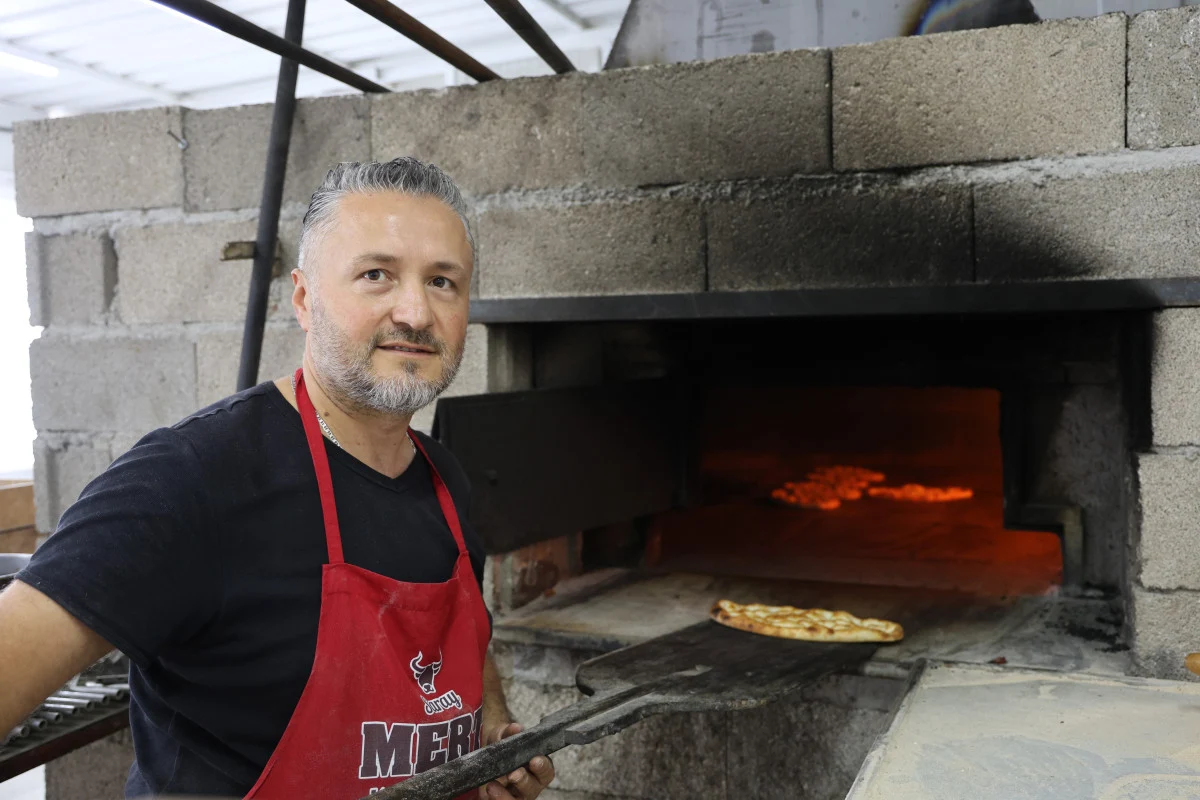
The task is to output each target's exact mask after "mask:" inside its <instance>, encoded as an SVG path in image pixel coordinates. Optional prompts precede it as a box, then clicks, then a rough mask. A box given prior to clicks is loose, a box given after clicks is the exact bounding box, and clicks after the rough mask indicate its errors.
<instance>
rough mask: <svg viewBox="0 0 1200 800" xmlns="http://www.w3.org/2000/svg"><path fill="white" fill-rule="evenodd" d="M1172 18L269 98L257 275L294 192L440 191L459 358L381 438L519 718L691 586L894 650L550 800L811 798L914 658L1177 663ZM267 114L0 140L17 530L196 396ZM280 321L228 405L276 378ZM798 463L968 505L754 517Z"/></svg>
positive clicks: (291, 238)
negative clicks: (433, 182) (14, 210)
mask: <svg viewBox="0 0 1200 800" xmlns="http://www.w3.org/2000/svg"><path fill="white" fill-rule="evenodd" d="M1197 31H1200V14H1197V13H1196V12H1195V11H1192V10H1189V9H1180V10H1172V11H1164V12H1149V13H1146V14H1142V15H1138V16H1136V17H1127V16H1125V15H1122V14H1115V15H1107V16H1103V17H1099V18H1096V19H1091V20H1072V21H1062V22H1050V23H1043V24H1039V25H1034V26H1022V27H1013V28H1002V29H995V30H989V31H976V32H965V33H955V34H945V35H937V36H931V37H922V38H920V39H896V40H887V41H882V42H877V43H874V44H869V45H861V46H852V47H845V48H836V49H833V50H804V51H792V52H785V53H775V54H763V55H755V56H746V57H735V58H729V59H722V60H717V61H712V62H707V63H703V64H681V65H672V66H661V67H648V68H637V69H625V70H613V71H610V72H605V73H601V74H596V75H573V76H566V77H556V78H544V79H542V78H539V79H529V80H516V81H507V82H497V83H495V84H490V85H481V86H477V87H463V88H456V89H451V90H446V91H436V92H416V93H404V94H396V95H387V96H376V97H372V98H369V99H368V98H325V99H317V100H308V101H303V102H301V104H300V111H299V117H298V122H297V130H296V133H295V135H294V140H293V147H292V156H291V157H292V159H293V161H294V168H293V169H290V171H289V183H288V187H289V188H288V194H287V195H286V197H285V199H286V200H287V201H288V204H287V205H285V209H284V218H283V222H282V225H281V237H282V239H283V244H282V256H283V261H284V266H285V268H286V267H287V266H288V265H289V262H290V261H291V260H293V259H294V252H295V249H294V242H295V237H296V232H297V228H298V219H299V216H300V215H301V214H302V211H303V205H302V203H303V198H304V195H305V194H306V192H307V188H304V187H301V186H300V183H304V185H305V187H307V186H308V185H309V184H313V183H315V182H316V180H317V177H318V174H319V173H320V172H322V171H323V169H324V164H326V163H328V162H331V161H335V160H344V159H351V158H354V159H363V158H367V157H375V158H387V157H390V156H393V155H396V154H399V153H413V154H415V155H417V156H419V157H423V158H427V159H430V160H433V161H435V162H437V163H439V164H441V165H442V166H443V167H445V168H446V169H447V170H448V171H449V172H450V173H451V174H452V175H454V176H455V177H456V178H457V179H458V180H459V181H460V182H461V183H462V185H463V186H464V188H465V189H466V190H467V191H468V192H469V193H470V194H471V196H472V199H473V204H474V209H475V224H476V229H477V237H478V240H479V253H480V266H479V269H478V271H477V285H476V286H475V287H474V289H475V296H476V300H475V302H474V306H473V314H474V322H475V323H476V324H475V325H473V326H472V329H471V332H470V338H469V343H468V348H469V353H468V357H467V363H466V364H465V365H464V369H463V372H462V373H461V377H460V381H459V383H458V384H457V385H456V386H455V387H454V389H453V395H454V396H450V397H447V398H445V399H443V400H442V401H441V402H440V403H439V406H438V408H437V411H436V419H435V417H434V413H433V412H432V411H431V412H430V413H428V414H426V415H424V417H423V418H422V419H421V420H419V423H420V425H422V426H425V427H430V426H432V428H433V429H434V431H435V433H436V434H437V435H438V436H439V437H441V438H442V439H443V440H444V441H445V442H446V443H447V444H448V445H449V446H450V447H451V449H453V450H454V451H455V452H456V453H457V454H458V456H459V457H460V459H461V460H462V461H463V463H464V466H465V467H466V469H467V470H468V473H469V475H470V477H471V479H472V482H473V486H474V492H475V494H474V499H473V504H474V506H473V513H474V519H475V524H476V526H477V528H478V529H479V531H480V532H481V534H482V535H483V537H484V538H485V541H486V542H487V545H488V549H489V552H490V554H491V555H490V557H489V564H488V576H487V577H488V586H487V587H486V588H487V594H488V599H489V602H490V603H491V605H492V607H493V611H494V612H495V614H496V635H495V642H494V648H495V651H496V655H497V657H498V659H499V661H500V664H501V666H502V668H503V670H504V672H505V679H506V689H507V692H508V696H509V698H510V703H511V704H512V706H513V710H514V712H515V713H516V714H517V715H518V716H519V717H520V718H521V719H522V721H525V722H527V723H534V722H536V721H537V720H539V719H540V718H541V717H542V716H544V715H546V714H547V713H549V712H551V711H553V710H555V709H558V708H561V707H563V706H565V705H568V704H570V703H571V702H574V700H575V699H577V697H578V692H577V690H576V689H575V685H574V677H573V675H574V668H575V666H577V665H578V664H579V663H580V662H582V661H583V660H585V659H586V658H588V657H590V656H594V655H596V654H599V653H602V652H606V651H610V650H612V649H614V648H616V647H619V646H622V645H625V644H630V643H636V642H641V641H646V640H649V639H651V638H653V637H655V636H659V635H663V634H666V633H669V632H671V631H674V630H678V629H680V628H683V627H686V626H687V625H689V624H691V623H693V622H695V621H698V620H700V619H703V618H704V615H705V613H706V612H707V609H708V606H709V605H710V604H711V603H712V601H713V600H714V599H715V598H716V597H718V596H728V597H732V598H733V599H738V600H763V601H767V602H770V601H773V600H778V601H782V602H791V603H795V604H799V605H829V606H836V607H844V608H848V609H851V610H855V611H856V612H857V613H861V614H870V615H883V616H889V617H891V618H895V619H897V620H899V621H901V622H903V623H904V624H905V625H906V627H907V629H908V630H909V636H908V637H907V639H906V640H905V642H904V643H903V644H901V645H899V646H897V647H894V648H887V649H885V650H881V651H880V652H879V653H878V654H877V655H876V656H875V657H873V658H872V659H871V660H869V661H868V662H867V663H866V664H865V665H863V666H862V667H861V668H857V669H855V670H852V671H849V672H846V673H844V674H836V675H833V676H831V677H829V678H826V679H823V680H822V681H820V682H818V683H816V684H814V685H812V686H811V687H810V688H808V689H806V690H804V691H802V692H800V693H799V694H798V695H796V696H795V697H794V698H792V699H789V700H786V701H782V702H780V703H776V704H774V705H771V706H768V707H766V708H763V709H759V710H755V711H745V712H737V713H729V712H721V713H711V714H686V715H671V716H663V717H657V718H653V719H650V720H647V721H645V722H642V723H639V724H638V725H636V726H634V727H632V728H630V729H628V730H627V731H624V732H623V733H621V734H618V735H616V736H613V737H610V738H607V739H603V740H601V741H600V742H598V743H596V744H593V745H589V746H587V747H582V748H568V749H567V750H564V751H562V752H561V753H559V755H558V756H557V757H556V763H557V764H558V768H559V779H558V781H557V783H556V785H555V787H554V789H553V790H552V791H550V792H548V793H547V795H546V796H548V797H551V798H558V799H559V800H568V799H569V800H592V799H593V798H596V797H599V796H604V797H609V798H622V799H624V800H634V798H637V799H638V800H642V799H643V798H644V799H646V800H648V799H649V798H655V799H656V800H657V799H658V798H684V797H688V798H691V797H757V798H771V797H788V798H792V797H797V796H803V797H813V798H826V797H829V798H832V797H839V796H842V795H844V793H845V791H846V790H847V789H848V788H849V786H850V783H851V782H852V781H853V778H854V776H855V774H856V773H857V772H858V770H859V767H860V765H861V763H862V759H863V757H864V756H865V754H866V752H867V749H868V747H869V746H870V743H871V741H872V740H873V739H874V737H875V736H876V735H877V734H878V733H879V732H880V731H881V730H882V729H883V726H884V725H885V723H886V721H887V719H888V716H889V711H890V709H891V708H892V706H893V704H894V702H895V701H896V699H897V698H898V697H899V696H900V695H901V694H902V692H903V689H904V678H905V677H906V675H907V674H908V669H909V667H910V666H911V665H912V664H913V663H914V662H915V661H916V660H917V659H919V658H945V659H951V660H956V661H966V662H977V663H987V662H991V661H994V660H997V659H1003V660H1004V661H1005V662H1006V663H1008V664H1012V665H1016V666H1030V667H1039V668H1046V669H1056V670H1084V671H1088V672H1093V673H1097V674H1102V675H1120V674H1128V673H1137V674H1150V675H1155V676H1160V677H1175V678H1178V677H1183V676H1184V675H1185V672H1184V669H1183V656H1184V654H1186V653H1187V652H1189V651H1191V650H1196V649H1200V647H1197V646H1196V645H1197V644H1200V621H1198V620H1200V614H1197V613H1196V611H1195V609H1196V608H1197V607H1198V606H1197V603H1200V561H1197V558H1196V556H1194V555H1193V553H1192V551H1193V550H1194V548H1193V547H1192V546H1191V544H1192V538H1193V535H1192V534H1193V532H1194V531H1195V530H1196V526H1197V523H1196V521H1195V518H1196V514H1195V513H1193V512H1194V510H1195V505H1196V503H1195V499H1194V497H1193V494H1194V492H1192V491H1190V490H1191V487H1193V486H1195V485H1196V482H1197V478H1198V477H1200V475H1198V469H1200V468H1198V467H1197V461H1196V450H1195V446H1196V444H1197V442H1200V411H1198V410H1197V406H1196V404H1195V403H1194V402H1193V401H1194V400H1195V399H1196V394H1197V391H1196V389H1195V388H1194V384H1195V382H1196V381H1195V376H1196V370H1197V356H1196V353H1197V350H1198V346H1200V312H1197V311H1196V310H1194V306H1196V305H1200V288H1198V287H1197V285H1196V281H1195V279H1196V278H1197V277H1200V272H1198V269H1197V266H1196V261H1195V253H1196V252H1198V249H1197V245H1198V244H1200V234H1198V233H1197V231H1200V226H1198V225H1197V222H1198V221H1200V220H1198V219H1197V212H1196V210H1195V209H1196V208H1197V203H1196V202H1195V197H1194V195H1195V186H1196V185H1197V177H1198V176H1200V149H1198V148H1197V145H1200V117H1197V116H1196V114H1195V113H1194V109H1195V106H1196V103H1195V97H1194V87H1195V86H1196V85H1197V80H1198V79H1200V44H1197V42H1200V37H1197V35H1196V33H1197ZM267 116H268V115H267V113H266V110H265V109H264V108H263V107H247V108H238V109H221V110H215V111H193V110H189V109H160V110H153V111H139V112H129V113H121V114H113V115H101V116H96V117H85V118H76V119H63V120H52V121H45V122H35V123H27V124H22V125H21V126H19V127H18V128H17V131H16V147H17V176H18V203H19V208H20V210H21V213H23V214H26V215H28V216H31V217H34V219H35V223H34V225H35V232H34V233H33V234H31V246H30V248H29V252H30V254H31V256H30V275H31V277H32V280H31V282H30V283H31V298H32V301H33V302H32V303H31V305H32V306H33V308H34V315H35V321H37V322H39V323H40V324H43V325H45V331H44V333H43V336H42V338H41V339H39V340H38V341H37V342H35V344H34V347H33V349H32V353H31V358H32V366H33V381H34V412H35V422H36V425H37V427H38V433H39V439H38V444H37V450H36V454H37V482H36V489H37V492H38V513H39V523H38V524H39V528H40V529H41V530H43V531H50V530H52V529H53V526H54V523H55V520H56V518H57V514H58V513H59V512H60V511H61V509H62V508H63V507H64V506H65V505H66V504H67V503H69V502H70V501H71V499H73V497H74V495H75V494H76V493H77V492H78V490H79V488H80V487H81V486H82V484H83V483H84V482H85V481H86V479H88V478H90V476H91V475H94V474H95V473H96V472H98V471H99V470H100V469H102V468H103V467H104V465H106V464H107V463H108V461H109V460H110V459H111V458H112V457H114V456H116V455H118V454H119V453H120V452H122V451H123V449H124V448H125V447H127V446H128V445H129V444H131V443H132V441H134V440H135V439H136V436H137V435H138V434H140V433H141V432H142V431H144V430H146V429H148V428H150V427H153V426H156V425H162V424H170V423H172V422H174V421H175V420H176V419H177V418H179V417H181V416H183V415H185V414H187V413H189V412H190V411H191V410H193V409H194V408H195V407H197V406H199V405H202V404H204V403H206V402H209V401H211V400H213V399H216V398H218V397H220V396H221V395H223V394H226V393H228V392H229V391H231V390H232V387H233V385H234V375H235V373H236V363H237V359H236V355H237V354H236V342H237V341H239V340H240V338H239V335H240V325H241V318H242V315H243V313H244V311H245V306H244V297H245V294H246V292H245V287H246V282H247V280H248V267H247V266H246V265H245V264H244V263H241V262H222V261H220V260H219V253H220V250H221V246H222V245H223V244H224V243H225V242H228V241H231V240H237V239H248V238H252V237H251V232H252V231H253V226H254V223H253V220H254V209H253V206H254V204H255V203H256V201H257V188H258V187H257V181H258V179H259V175H260V174H261V170H260V169H259V167H260V166H261V165H258V164H247V161H249V160H250V157H249V156H247V155H246V153H255V154H257V153H261V152H262V151H263V150H265V147H264V146H260V144H261V143H265V140H266V122H267ZM231 127H232V128H236V129H238V130H239V131H241V133H242V135H240V136H236V137H234V136H228V135H227V134H226V131H227V130H228V129H229V128H231ZM101 132H102V133H103V135H100V133H101ZM168 134H175V135H176V136H171V135H168ZM177 138H179V139H182V140H184V141H186V142H187V143H188V146H187V148H186V149H180V147H179V145H178V142H177ZM131 142H136V143H138V148H137V150H138V153H139V160H138V163H137V164H136V168H135V167H131V166H130V162H129V161H128V159H127V158H126V157H125V154H126V153H127V151H128V149H129V147H130V143H131ZM255 158H257V155H256V156H255ZM318 164H319V165H321V166H319V167H318ZM285 271H286V270H285ZM287 291H288V284H287V279H286V277H281V278H279V279H277V281H276V282H275V284H274V285H273V287H272V308H271V310H270V314H269V321H268V325H267V329H266V337H265V346H264V357H263V363H264V366H263V375H264V377H266V376H268V375H274V374H283V373H284V372H285V371H289V370H290V368H291V367H292V365H293V364H294V363H295V362H296V361H297V360H298V358H299V354H300V352H301V348H302V338H301V335H300V332H299V331H298V329H296V327H295V325H294V322H292V321H290V320H289V318H288V317H289V315H290V309H289V307H288V305H287V302H286V298H287ZM148 361H150V362H152V363H153V364H155V365H156V369H155V370H147V369H144V368H140V369H132V368H131V367H132V366H134V365H143V366H144V364H146V363H147V362H148ZM157 365H161V366H160V367H159V366H157ZM832 466H856V467H861V468H865V469H869V470H872V471H875V472H878V473H880V474H881V476H882V477H881V478H879V480H877V481H876V482H875V483H874V484H873V485H875V486H882V487H893V488H899V487H904V486H906V485H921V486H925V487H933V488H959V489H967V490H970V496H969V497H965V498H963V499H959V500H955V501H952V502H944V503H916V502H905V501H903V500H896V499H890V498H889V497H887V496H871V495H870V494H869V493H868V494H867V496H865V497H862V498H861V499H856V500H850V499H846V500H843V502H842V504H841V506H840V507H838V508H836V509H827V510H820V509H800V508H795V507H790V506H788V505H786V504H781V503H779V502H773V499H772V492H773V490H776V489H779V488H781V487H783V486H784V485H785V484H787V483H789V482H791V483H796V482H804V481H806V480H808V479H809V475H810V474H812V473H814V471H816V470H819V469H820V468H824V467H832ZM884 495H886V493H884ZM106 746H108V747H110V748H112V745H111V743H108V744H107V745H106ZM89 752H90V755H89ZM98 752H99V751H84V752H83V753H81V754H76V755H75V756H72V757H71V758H68V759H64V760H62V761H60V762H57V763H56V764H54V765H52V767H51V770H50V780H51V786H52V787H53V786H54V785H56V784H55V781H58V784H57V785H58V786H60V787H69V786H71V785H72V784H71V781H76V782H78V781H79V780H80V778H81V776H82V775H83V774H85V773H84V772H83V770H85V769H86V770H88V772H87V773H86V774H92V775H94V774H96V767H95V765H94V762H95V758H96V757H97V756H96V753H98ZM798 754H803V755H804V757H803V758H798V757H797V755H798ZM72 758H73V759H76V761H74V762H72V760H71V759H72ZM88 759H91V760H88ZM69 795H70V792H69V790H68V789H67V788H63V790H62V792H61V793H59V794H57V797H66V796H69Z"/></svg>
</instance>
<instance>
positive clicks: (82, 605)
mask: <svg viewBox="0 0 1200 800" xmlns="http://www.w3.org/2000/svg"><path fill="white" fill-rule="evenodd" d="M418 435H420V434H418ZM421 443H422V444H424V445H425V447H426V449H427V451H428V452H429V456H430V458H432V459H433V463H434V464H435V465H436V466H437V469H438V472H439V473H440V474H441V476H442V478H443V480H445V481H446V484H447V486H448V488H449V489H450V494H451V496H452V497H453V498H454V502H455V506H456V507H457V509H458V513H459V517H460V518H461V519H462V520H463V532H464V534H465V536H466V541H467V547H468V550H469V551H470V554H471V561H472V565H473V566H474V568H475V574H476V577H477V578H478V579H479V580H480V581H481V582H482V575H483V549H482V546H481V544H480V542H479V539H478V537H477V536H476V535H475V533H474V531H473V530H472V529H471V528H470V526H469V524H468V523H467V520H466V514H467V509H468V506H469V492H470V489H469V486H468V484H467V479H466V476H465V475H464V474H463V471H462V468H461V467H460V466H459V465H458V463H457V462H456V461H455V460H454V458H453V456H451V455H450V453H449V452H448V451H447V450H446V449H445V448H443V447H442V446H441V445H439V444H438V443H437V442H435V441H433V440H431V439H429V438H428V437H424V436H422V437H421ZM325 449H326V451H327V452H328V453H329V464H330V469H331V471H332V473H333V485H334V491H335V493H336V495H337V509H338V520H339V522H340V524H341V531H342V542H343V549H344V551H345V558H346V561H347V562H349V563H351V564H355V565H357V566H360V567H363V568H365V569H368V570H371V571H373V572H377V573H380V574H382V575H386V576H388V577H390V578H394V579H396V580H400V581H406V582H412V583H436V582H442V581H445V580H448V579H449V578H450V575H451V572H452V570H453V568H454V563H455V559H456V558H457V554H458V551H457V548H456V546H455V543H454V537H453V535H452V534H451V532H450V529H449V526H448V525H447V524H446V522H445V519H444V518H443V516H442V513H441V509H440V507H439V506H438V502H437V496H436V494H435V492H434V489H433V482H432V479H431V473H430V471H429V466H428V464H426V462H425V460H424V459H421V458H418V459H415V460H414V461H413V464H412V466H410V467H409V468H408V469H407V470H406V471H405V472H404V474H402V475H400V476H399V477H398V478H395V479H392V478H389V477H387V476H386V475H383V474H381V473H379V472H376V471H375V470H373V469H371V468H370V467H368V466H366V465H365V464H363V463H362V462H360V461H358V460H357V459H355V458H354V457H353V456H351V455H349V454H347V453H346V452H344V451H343V450H341V449H340V448H338V447H337V446H335V445H333V444H332V443H330V442H326V443H325ZM327 560H328V559H327V554H326V546H325V531H324V526H323V523H322V519H321V504H320V499H319V496H318V493H317V481H316V475H315V473H314V471H313V465H312V460H311V458H310V456H309V452H308V445H307V442H306V440H305V438H304V430H303V428H302V426H301V423H300V415H299V414H298V413H297V412H296V410H295V409H294V408H292V406H291V405H289V404H288V402H287V401H286V400H285V399H284V398H283V396H282V395H281V394H280V393H279V390H278V389H276V388H275V386H274V385H273V384H271V383H264V384H262V385H260V386H257V387H255V388H253V389H249V390H247V391H245V392H242V393H240V394H236V395H234V396H232V397H229V398H226V399H225V400H222V401H221V402H219V403H216V404H214V405H212V406H209V407H208V408H206V409H204V410H202V411H199V412H197V413H196V414H194V415H193V416H191V417H188V418H187V419H185V420H183V421H182V422H180V423H179V424H177V425H175V426H173V427H171V428H162V429H159V430H156V431H154V432H152V433H150V434H148V435H147V436H146V437H145V438H143V439H142V440H141V441H140V442H138V444H137V445H136V446H135V447H134V448H133V449H132V450H130V451H129V452H128V453H126V454H125V455H123V456H121V457H120V458H119V459H117V460H116V461H115V462H114V463H113V464H112V466H110V467H109V468H108V469H107V470H106V471H105V472H104V473H103V474H102V475H100V476H99V477H98V478H96V479H95V480H94V481H92V482H91V483H90V484H88V486H87V488H86V489H84V491H83V493H82V495H80V498H79V500H78V501H77V502H76V503H75V504H74V505H73V506H71V507H70V508H69V509H67V511H66V513H64V514H63V517H62V520H61V521H60V522H59V527H58V531H57V532H56V533H55V534H54V535H53V536H51V537H50V538H49V539H48V540H47V541H46V543H45V544H44V545H42V547H41V548H39V549H38V551H37V552H36V553H35V554H34V557H33V560H32V562H31V563H30V564H29V566H28V567H27V568H26V569H25V570H24V571H23V572H22V573H21V574H20V575H19V576H18V577H19V579H20V580H21V581H23V582H25V583H27V584H30V585H31V586H34V587H36V588H37V589H39V590H41V591H42V592H44V593H45V594H47V595H48V596H50V597H51V598H52V599H53V600H55V601H56V602H58V603H59V604H60V605H61V606H63V607H64V608H65V609H67V610H68V611H69V612H71V613H72V614H73V615H74V616H76V617H78V618H79V619H80V620H81V621H82V622H83V623H84V624H86V625H87V626H88V627H90V628H92V629H93V630H94V631H96V633H98V634H100V635H101V636H103V637H104V638H105V639H106V640H108V641H109V642H111V643H112V644H113V646H114V647H116V648H118V649H119V650H121V651H122V652H124V653H125V654H126V655H128V656H129V657H130V660H131V661H132V663H133V666H132V668H131V670H130V683H131V687H132V703H131V707H130V722H131V726H132V731H133V739H134V747H135V751H136V754H137V762H136V763H135V764H134V766H133V769H132V770H131V771H130V776H129V783H128V785H127V786H126V794H127V796H130V797H136V796H139V795H144V794H193V795H202V794H220V795H227V796H239V797H240V796H242V795H244V794H245V793H246V792H248V791H249V790H250V788H251V787H252V786H253V784H254V782H255V781H256V780H257V778H258V775H259V773H260V772H261V771H262V769H263V767H264V766H265V765H266V763H267V760H268V758H269V757H270V755H271V752H272V751H273V750H274V748H275V745H276V743H277V742H278V741H279V739H280V737H281V736H282V735H283V731H284V728H285V727H286V726H287V723H288V720H289V719H290V717H291V714H292V711H293V710H294V709H295V707H296V703H297V701H298V700H299V699H300V695H301V693H302V692H303V690H304V684H305V681H306V680H307V678H308V675H309V672H310V671H311V669H312V664H313V656H314V654H315V652H316V643H317V619H318V614H319V610H320V601H321V566H322V565H323V564H325V563H326V562H327Z"/></svg>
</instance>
